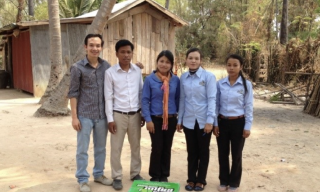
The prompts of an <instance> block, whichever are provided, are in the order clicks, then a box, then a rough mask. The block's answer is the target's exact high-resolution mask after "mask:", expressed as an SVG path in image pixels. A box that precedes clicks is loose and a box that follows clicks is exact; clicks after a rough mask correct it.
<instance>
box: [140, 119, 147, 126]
mask: <svg viewBox="0 0 320 192" xmlns="http://www.w3.org/2000/svg"><path fill="white" fill-rule="evenodd" d="M145 123H146V120H145V119H144V118H143V117H141V124H140V125H141V127H143V126H144V124H145Z"/></svg>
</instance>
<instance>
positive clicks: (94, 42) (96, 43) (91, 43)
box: [84, 37, 102, 58]
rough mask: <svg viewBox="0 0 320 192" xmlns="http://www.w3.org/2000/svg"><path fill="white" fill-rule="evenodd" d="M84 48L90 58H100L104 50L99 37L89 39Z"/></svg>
mask: <svg viewBox="0 0 320 192" xmlns="http://www.w3.org/2000/svg"><path fill="white" fill-rule="evenodd" d="M84 48H85V49H86V51H87V55H88V57H91V58H94V57H96V58H97V57H99V55H100V52H101V50H102V47H101V39H100V38H99V37H91V38H89V39H88V43H87V45H84Z"/></svg>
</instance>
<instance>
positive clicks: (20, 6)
mask: <svg viewBox="0 0 320 192" xmlns="http://www.w3.org/2000/svg"><path fill="white" fill-rule="evenodd" d="M23 6H24V0H18V13H17V17H16V23H18V22H20V21H22V11H23Z"/></svg>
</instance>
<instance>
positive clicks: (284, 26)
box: [280, 0, 288, 45]
mask: <svg viewBox="0 0 320 192" xmlns="http://www.w3.org/2000/svg"><path fill="white" fill-rule="evenodd" d="M287 42H288V0H283V5H282V18H281V25H280V43H281V44H282V45H285V44H286V43H287Z"/></svg>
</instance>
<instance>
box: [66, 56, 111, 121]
mask: <svg viewBox="0 0 320 192" xmlns="http://www.w3.org/2000/svg"><path fill="white" fill-rule="evenodd" d="M98 61H99V64H98V66H97V68H93V67H92V66H91V65H90V64H89V61H88V59H87V57H86V58H85V59H82V60H80V61H78V62H77V63H75V64H73V65H72V66H71V69H70V72H71V76H70V79H71V81H70V88H69V93H68V97H69V98H76V99H77V114H78V116H82V117H85V118H89V119H104V118H106V114H105V102H104V91H103V89H104V72H105V71H106V70H107V69H108V68H109V67H110V64H109V63H108V62H107V61H105V60H103V59H101V58H98Z"/></svg>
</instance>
